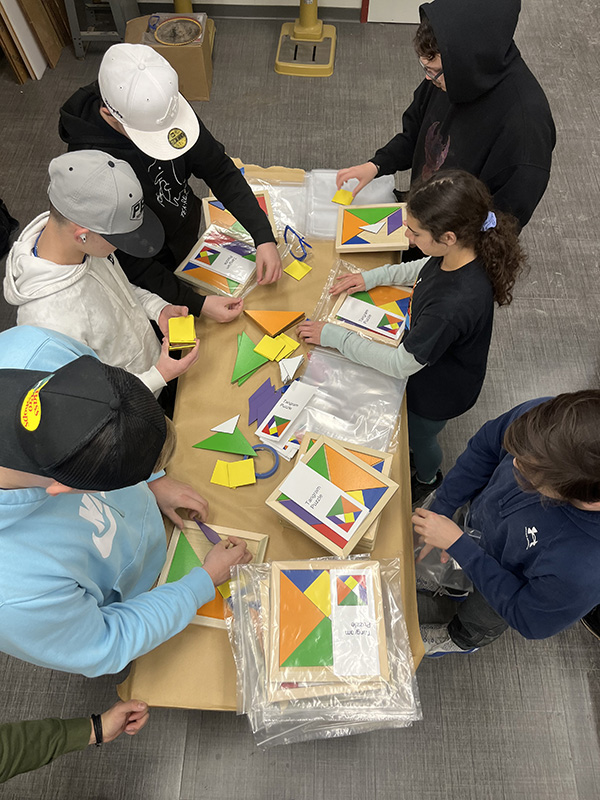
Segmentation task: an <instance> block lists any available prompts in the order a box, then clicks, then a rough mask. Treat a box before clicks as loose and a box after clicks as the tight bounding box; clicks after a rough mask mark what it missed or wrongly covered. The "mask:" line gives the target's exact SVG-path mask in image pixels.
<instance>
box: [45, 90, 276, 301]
mask: <svg viewBox="0 0 600 800" xmlns="http://www.w3.org/2000/svg"><path fill="white" fill-rule="evenodd" d="M100 105H101V98H100V93H99V90H98V83H97V82H95V83H92V84H90V85H89V86H84V87H82V88H81V89H78V90H77V91H76V92H75V94H74V95H73V96H72V97H70V98H69V100H67V102H66V103H65V104H64V105H63V107H62V108H61V110H60V122H59V129H58V132H59V135H60V138H61V139H62V140H63V141H64V142H66V143H67V145H68V149H69V150H70V151H71V150H90V149H93V150H102V151H103V152H105V153H109V154H110V155H112V156H114V157H115V158H120V159H122V160H123V161H127V162H128V163H129V164H130V166H131V167H132V169H133V171H134V172H135V174H136V175H137V178H138V180H139V182H140V183H141V185H142V189H143V191H144V201H145V203H146V204H147V205H148V206H149V207H150V208H151V209H152V210H153V211H154V212H155V214H157V216H158V218H159V219H160V221H161V223H162V225H163V228H164V229H165V244H164V247H163V249H162V250H161V251H160V253H159V254H158V255H157V256H156V257H155V258H145V259H140V258H134V257H133V256H130V255H127V254H126V253H123V252H122V251H120V250H119V251H117V257H118V259H119V263H120V265H121V266H122V268H123V270H124V271H125V274H126V275H127V277H128V278H129V280H130V281H131V282H132V283H135V284H136V285H137V286H141V287H142V288H143V289H148V290H149V291H151V292H154V293H155V294H157V295H159V297H162V298H163V299H164V300H167V301H168V302H169V303H174V304H175V305H186V306H188V307H189V309H190V313H192V314H194V315H196V316H198V315H199V314H200V311H201V309H202V305H203V303H204V297H202V295H199V294H197V293H196V292H195V291H194V290H193V289H192V288H191V287H190V286H188V285H187V284H185V283H183V282H182V281H180V280H179V279H178V278H177V277H176V276H175V275H174V274H173V270H174V269H175V268H176V267H177V266H178V265H179V264H180V262H181V261H183V259H184V258H185V257H186V256H187V254H188V253H189V251H190V250H191V249H192V247H193V246H194V244H195V243H196V241H197V239H198V231H199V228H200V218H201V210H202V204H201V201H200V200H199V198H198V197H196V195H195V194H194V193H193V191H192V189H191V187H190V185H189V184H188V178H189V177H190V176H191V175H194V176H195V177H196V178H201V179H203V180H204V181H205V182H206V184H207V185H208V187H209V188H210V189H211V190H212V192H213V194H214V195H215V197H217V198H218V199H219V200H220V201H221V202H222V203H223V204H224V205H225V207H226V208H227V209H228V210H229V211H230V212H231V213H232V214H233V215H234V216H235V217H236V219H238V220H239V221H240V222H241V224H242V225H243V226H244V227H245V228H246V230H247V231H249V233H250V235H251V236H252V238H253V239H254V243H255V244H256V245H257V246H258V245H259V244H263V243H264V242H273V241H275V240H274V238H273V231H272V230H271V225H270V223H269V220H268V218H267V216H266V215H265V213H264V212H263V210H262V209H261V208H260V206H259V205H258V203H257V201H256V198H255V197H254V194H253V193H252V190H251V189H250V187H249V186H248V184H247V182H246V180H245V179H244V177H243V175H242V174H241V172H240V171H239V169H238V168H237V167H236V166H235V164H234V163H233V161H232V160H231V159H230V158H229V156H227V155H226V154H225V148H224V147H223V145H222V144H221V143H220V142H217V140H216V139H215V138H214V137H213V136H212V135H211V133H210V132H209V131H208V130H207V128H206V127H205V126H204V125H203V124H202V121H201V120H198V122H199V124H200V135H199V136H198V141H197V142H196V144H195V145H194V146H193V147H192V148H190V150H188V151H187V153H185V154H184V155H182V156H179V158H175V159H173V160H172V161H158V160H156V159H154V158H152V157H151V156H148V155H146V154H145V153H144V152H142V151H141V150H140V149H139V148H138V147H136V145H134V144H133V142H132V141H131V140H130V139H129V138H127V136H123V135H122V134H121V133H119V132H118V131H116V130H114V129H113V128H111V126H110V125H109V124H108V123H107V122H105V121H104V120H103V119H102V117H101V116H100Z"/></svg>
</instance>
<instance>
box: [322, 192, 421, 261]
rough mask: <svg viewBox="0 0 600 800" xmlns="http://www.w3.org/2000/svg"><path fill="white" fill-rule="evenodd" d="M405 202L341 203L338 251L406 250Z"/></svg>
mask: <svg viewBox="0 0 600 800" xmlns="http://www.w3.org/2000/svg"><path fill="white" fill-rule="evenodd" d="M405 221H406V203H388V204H385V205H380V204H376V205H369V206H344V207H342V208H340V210H339V214H338V226H337V234H336V239H335V249H336V250H337V252H338V253H354V252H360V251H363V252H365V253H367V252H371V251H373V252H376V251H385V250H407V249H408V239H407V238H406V226H405Z"/></svg>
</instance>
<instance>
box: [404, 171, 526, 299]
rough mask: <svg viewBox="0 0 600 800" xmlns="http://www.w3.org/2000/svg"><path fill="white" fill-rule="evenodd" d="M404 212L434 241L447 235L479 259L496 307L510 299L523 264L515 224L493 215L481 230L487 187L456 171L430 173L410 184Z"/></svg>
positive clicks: (486, 209)
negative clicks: (493, 223)
mask: <svg viewBox="0 0 600 800" xmlns="http://www.w3.org/2000/svg"><path fill="white" fill-rule="evenodd" d="M407 204H408V211H409V212H410V213H411V214H412V216H413V217H415V219H416V220H417V221H418V222H419V225H421V227H423V228H425V230H427V231H429V233H430V234H431V235H432V237H433V238H434V239H435V241H436V242H439V241H440V239H441V237H442V236H443V235H444V233H448V232H452V233H454V235H455V236H456V240H457V241H458V242H459V243H460V244H461V245H462V246H463V247H472V248H473V249H474V250H475V253H476V255H477V256H478V257H479V258H480V259H481V262H482V263H483V265H484V267H485V270H486V272H487V274H488V277H489V279H490V281H491V284H492V287H493V290H494V300H495V301H496V302H497V303H498V305H499V306H504V305H508V304H509V303H510V302H511V300H512V289H513V286H514V284H515V281H516V279H517V276H518V274H519V272H520V271H521V270H522V269H523V266H524V264H525V255H524V253H523V250H522V248H521V245H520V244H519V238H518V231H519V224H518V222H517V220H516V219H515V218H514V217H512V216H510V214H503V213H501V212H499V211H496V212H495V215H496V226H495V227H493V228H489V229H488V230H485V231H484V230H482V227H483V223H484V222H485V221H486V219H487V216H488V213H489V212H490V211H492V210H493V205H492V198H491V195H490V193H489V190H488V188H487V186H486V185H485V184H484V183H482V181H480V180H479V179H478V178H476V177H475V176H473V175H471V174H470V173H468V172H464V171H463V170H459V169H452V170H442V171H440V172H436V174H435V175H433V176H432V177H431V178H429V180H427V181H424V182H421V183H416V184H413V186H412V187H411V190H410V192H409V194H408V199H407Z"/></svg>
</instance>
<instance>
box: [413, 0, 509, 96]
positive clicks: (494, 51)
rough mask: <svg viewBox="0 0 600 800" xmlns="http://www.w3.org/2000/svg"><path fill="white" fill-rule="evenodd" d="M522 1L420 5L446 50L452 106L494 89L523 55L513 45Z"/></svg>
mask: <svg viewBox="0 0 600 800" xmlns="http://www.w3.org/2000/svg"><path fill="white" fill-rule="evenodd" d="M520 10H521V0H434V2H432V3H424V4H423V5H422V6H419V13H420V14H421V18H423V16H425V17H427V19H428V20H429V22H430V23H431V27H432V28H433V31H434V33H435V38H436V39H437V43H438V45H439V48H440V55H441V57H442V65H443V68H444V77H445V80H446V91H447V92H448V99H449V100H450V102H451V103H470V102H472V101H473V100H476V99H477V98H478V97H480V96H481V95H483V94H485V93H486V92H488V91H489V90H490V89H493V88H494V86H496V85H497V84H498V83H500V81H501V80H502V79H503V78H504V76H505V75H506V73H507V71H508V69H509V66H510V64H511V63H512V62H513V61H514V60H515V58H518V57H519V56H520V53H519V49H518V48H517V46H516V44H515V43H514V41H513V36H514V33H515V29H516V27H517V22H518V19H519V12H520Z"/></svg>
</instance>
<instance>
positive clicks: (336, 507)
mask: <svg viewBox="0 0 600 800" xmlns="http://www.w3.org/2000/svg"><path fill="white" fill-rule="evenodd" d="M343 513H344V504H343V503H342V498H341V497H338V499H337V500H336V501H335V503H334V504H333V507H332V508H330V509H329V514H327V516H328V517H331V516H333V515H334V514H335V516H336V517H337V516H339V515H340V514H343Z"/></svg>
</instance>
